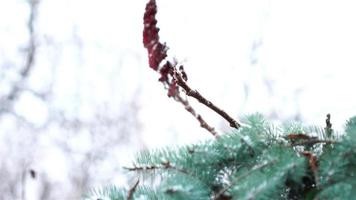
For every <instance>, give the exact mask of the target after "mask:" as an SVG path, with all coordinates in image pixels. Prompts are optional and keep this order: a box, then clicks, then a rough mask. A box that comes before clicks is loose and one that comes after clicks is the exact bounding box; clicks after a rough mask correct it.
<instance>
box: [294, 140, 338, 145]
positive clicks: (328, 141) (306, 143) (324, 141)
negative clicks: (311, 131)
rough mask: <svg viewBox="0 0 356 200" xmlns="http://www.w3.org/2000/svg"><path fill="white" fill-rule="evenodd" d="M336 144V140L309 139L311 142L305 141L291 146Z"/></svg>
mask: <svg viewBox="0 0 356 200" xmlns="http://www.w3.org/2000/svg"><path fill="white" fill-rule="evenodd" d="M320 143H324V144H335V143H337V141H335V140H320V139H309V140H303V141H300V142H294V143H292V144H291V145H290V146H300V145H314V144H320Z"/></svg>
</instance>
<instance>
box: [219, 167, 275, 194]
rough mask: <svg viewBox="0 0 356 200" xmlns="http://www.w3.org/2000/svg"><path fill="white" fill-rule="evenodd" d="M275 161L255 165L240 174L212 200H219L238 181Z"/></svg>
mask: <svg viewBox="0 0 356 200" xmlns="http://www.w3.org/2000/svg"><path fill="white" fill-rule="evenodd" d="M276 162H277V160H272V161H270V162H265V163H262V164H259V165H256V166H255V167H253V168H252V169H251V170H249V171H248V172H246V173H244V174H242V175H241V176H239V177H237V178H235V180H233V181H232V182H230V184H228V185H227V186H226V187H224V188H223V189H222V190H220V191H219V192H218V193H217V194H216V195H215V197H214V198H213V200H219V199H220V197H221V196H222V195H223V194H224V193H225V192H226V191H228V190H229V189H230V188H231V187H233V186H234V185H235V184H236V183H237V182H238V181H239V180H240V179H243V178H244V177H247V176H249V175H250V174H251V173H253V172H255V171H258V170H260V169H263V168H265V167H267V166H269V165H272V164H274V163H276Z"/></svg>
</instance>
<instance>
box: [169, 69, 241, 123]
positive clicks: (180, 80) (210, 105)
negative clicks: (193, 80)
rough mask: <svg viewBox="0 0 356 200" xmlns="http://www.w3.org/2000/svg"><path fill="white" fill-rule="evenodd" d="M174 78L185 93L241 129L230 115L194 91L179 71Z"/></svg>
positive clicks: (174, 72)
mask: <svg viewBox="0 0 356 200" xmlns="http://www.w3.org/2000/svg"><path fill="white" fill-rule="evenodd" d="M173 77H174V79H175V80H176V81H177V84H178V85H179V86H180V87H182V88H183V89H184V90H185V93H186V94H187V95H188V96H190V97H193V98H195V99H196V100H198V101H199V102H200V103H202V104H204V105H206V106H207V107H208V108H210V109H212V110H213V111H215V112H216V113H217V114H219V115H220V116H221V117H223V118H224V119H225V120H226V121H228V122H229V123H230V126H231V127H233V128H236V129H239V128H240V126H241V125H240V124H239V123H238V122H237V121H236V120H234V119H233V118H232V117H230V115H228V114H227V113H226V112H225V111H223V110H222V109H220V108H219V107H217V106H216V105H214V104H213V103H212V102H211V101H208V100H207V99H206V98H205V97H203V96H202V95H201V94H200V93H199V92H198V91H197V90H192V89H191V88H190V86H189V85H188V84H187V83H186V82H185V81H184V79H183V77H182V75H181V74H180V73H179V72H177V70H174V71H173Z"/></svg>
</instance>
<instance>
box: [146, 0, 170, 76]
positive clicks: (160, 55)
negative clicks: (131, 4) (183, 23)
mask: <svg viewBox="0 0 356 200" xmlns="http://www.w3.org/2000/svg"><path fill="white" fill-rule="evenodd" d="M156 13H157V5H156V1H155V0H150V1H149V2H148V3H147V5H146V11H145V14H144V17H143V23H144V29H143V44H144V46H145V48H146V49H147V51H148V62H149V65H150V67H151V68H152V69H154V70H156V71H157V70H158V66H159V64H160V63H161V62H162V60H163V59H165V58H166V57H167V46H166V45H165V44H162V43H160V41H159V35H158V32H159V28H158V27H157V26H156V25H157V20H156Z"/></svg>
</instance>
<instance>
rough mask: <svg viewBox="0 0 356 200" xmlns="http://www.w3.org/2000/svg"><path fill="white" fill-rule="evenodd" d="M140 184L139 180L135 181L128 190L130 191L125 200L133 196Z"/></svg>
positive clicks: (129, 199)
mask: <svg viewBox="0 0 356 200" xmlns="http://www.w3.org/2000/svg"><path fill="white" fill-rule="evenodd" d="M139 183H140V180H137V181H136V183H135V184H134V185H133V186H132V187H131V188H130V190H129V191H128V192H127V200H131V199H132V197H133V194H134V193H135V191H136V189H137V186H138V184H139Z"/></svg>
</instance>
